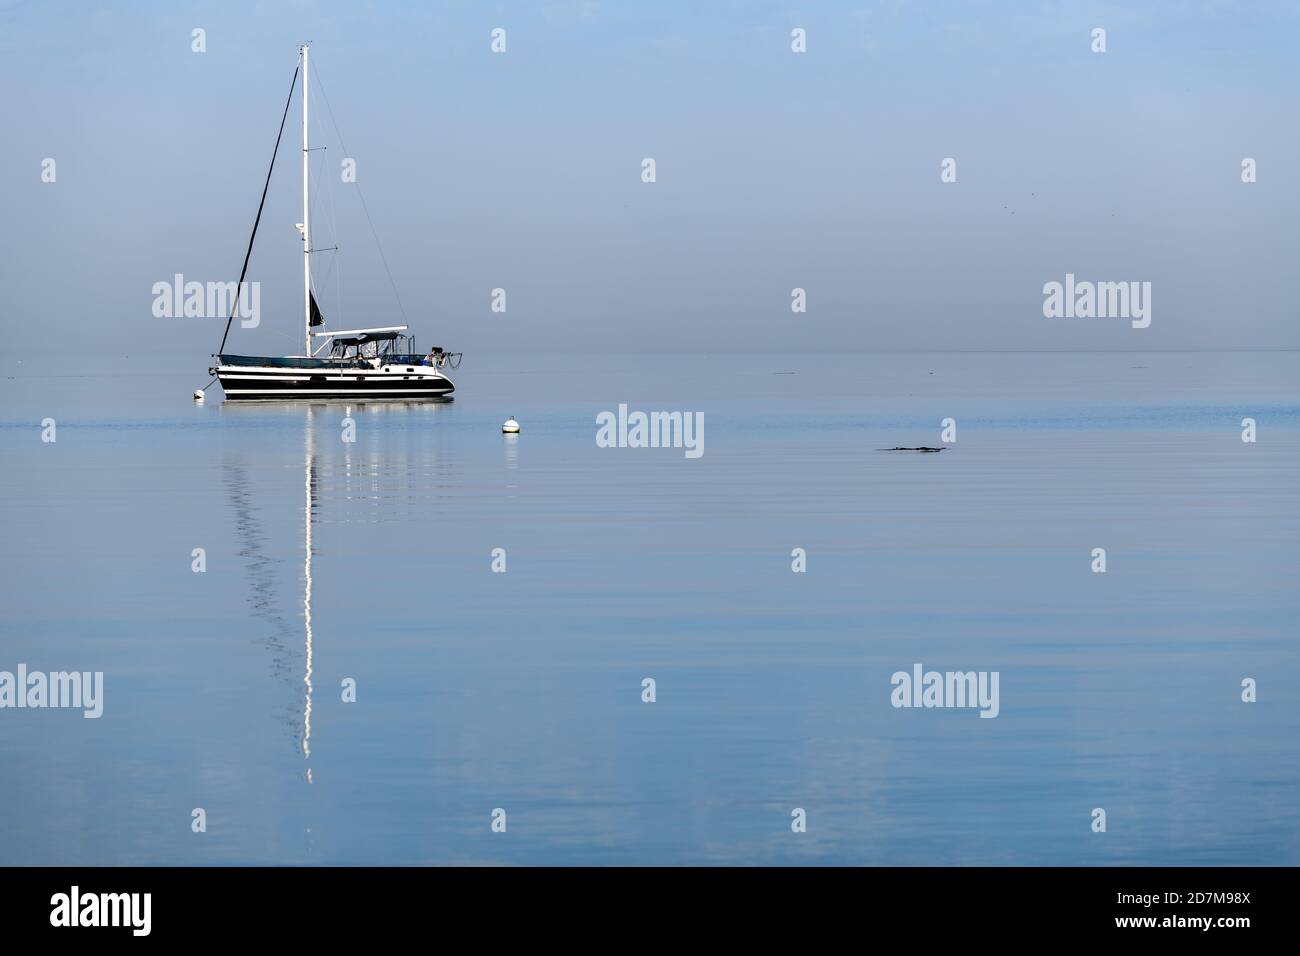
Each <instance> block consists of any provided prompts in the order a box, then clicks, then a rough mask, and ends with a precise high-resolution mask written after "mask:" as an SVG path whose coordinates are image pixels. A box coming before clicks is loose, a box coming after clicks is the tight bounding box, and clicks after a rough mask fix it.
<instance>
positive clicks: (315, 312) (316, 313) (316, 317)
mask: <svg viewBox="0 0 1300 956" xmlns="http://www.w3.org/2000/svg"><path fill="white" fill-rule="evenodd" d="M307 294H308V295H309V296H311V327H312V328H313V329H314V328H316V326H318V325H324V324H325V316H323V315H321V314H320V306H318V305H317V304H316V296H315V295H314V294H313V293H311V292H308V293H307Z"/></svg>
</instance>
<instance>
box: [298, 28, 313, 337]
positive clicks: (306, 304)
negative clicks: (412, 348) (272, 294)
mask: <svg viewBox="0 0 1300 956" xmlns="http://www.w3.org/2000/svg"><path fill="white" fill-rule="evenodd" d="M309 45H310V44H307V43H304V44H303V45H302V46H301V47H299V48H298V49H299V50H300V51H301V52H302V314H303V330H304V339H303V341H304V342H305V343H306V344H305V346H304V348H305V351H304V352H303V354H304V355H308V356H309V355H311V204H310V201H309V196H308V193H307V188H308V187H307V179H308V173H309V160H310V158H311V149H310V147H309V146H308V145H307V87H308V82H307V81H308V76H307V49H308V47H309Z"/></svg>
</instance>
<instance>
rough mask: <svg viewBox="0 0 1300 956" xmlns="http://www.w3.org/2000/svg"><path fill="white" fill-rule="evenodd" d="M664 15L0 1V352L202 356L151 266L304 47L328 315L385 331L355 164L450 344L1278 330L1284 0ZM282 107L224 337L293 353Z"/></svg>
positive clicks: (297, 201) (1288, 243) (390, 252)
mask: <svg viewBox="0 0 1300 956" xmlns="http://www.w3.org/2000/svg"><path fill="white" fill-rule="evenodd" d="M677 6H678V11H679V15H676V16H674V15H672V5H668V6H665V5H662V4H657V5H654V6H653V8H648V7H638V6H636V5H633V4H608V3H595V2H589V3H588V2H583V3H553V4H547V5H543V6H540V7H536V8H533V7H519V8H515V7H512V6H511V5H509V4H499V5H491V6H485V7H482V8H478V7H475V6H472V5H468V4H445V5H439V6H437V7H436V8H434V9H425V8H423V7H422V6H421V5H408V4H394V5H392V6H391V7H389V6H384V7H381V8H371V9H369V10H355V9H350V8H348V7H345V6H343V5H339V4H328V3H307V2H305V3H300V4H294V5H286V6H284V7H275V8H262V7H254V6H247V5H243V4H207V3H200V4H188V5H172V4H154V3H147V4H140V5H138V6H133V7H129V8H113V7H110V6H98V7H91V8H85V7H81V6H76V7H73V6H70V5H66V4H32V3H9V4H5V5H3V6H2V7H0V22H2V23H3V39H0V49H3V52H4V56H3V62H0V78H2V79H0V82H3V84H4V87H5V89H6V90H8V91H9V92H10V95H9V96H7V97H5V98H4V105H3V107H0V109H2V110H3V120H4V127H5V129H6V131H7V134H8V136H7V141H8V148H7V149H6V150H5V151H4V152H3V156H2V157H0V163H3V169H4V172H5V175H4V177H3V182H4V186H3V190H4V203H5V208H6V209H7V210H8V212H9V220H10V228H9V229H7V230H6V231H5V234H4V237H3V239H0V261H3V262H4V267H3V272H2V273H0V275H3V278H4V284H5V288H6V290H7V293H8V296H7V298H8V303H9V310H8V312H9V317H8V320H7V323H6V325H7V328H8V331H9V335H10V339H11V343H12V348H14V349H15V350H17V351H22V350H25V349H35V348H41V347H45V348H48V347H50V346H49V345H48V344H47V343H49V342H50V341H51V338H52V336H53V337H56V338H57V340H58V341H59V343H60V344H63V343H64V342H66V343H67V344H68V345H70V346H74V347H76V348H82V349H85V350H86V351H91V352H96V351H105V352H111V353H117V352H119V351H127V352H141V353H144V352H157V353H165V354H177V355H188V354H193V355H194V357H195V364H196V366H202V365H203V364H204V363H205V362H206V360H207V356H208V355H209V354H210V353H211V352H212V351H213V350H214V349H215V347H216V344H217V341H218V340H219V339H220V336H221V325H222V323H221V322H220V321H219V320H215V319H206V318H205V319H159V318H155V317H154V316H153V315H152V314H151V310H150V307H151V304H152V301H153V293H152V292H151V288H152V285H153V283H155V282H158V281H170V280H171V277H172V276H173V275H174V274H176V273H181V274H183V275H184V276H185V277H186V279H192V280H198V281H231V280H233V279H235V278H237V277H238V273H239V267H240V264H241V262H242V259H243V255H244V249H245V245H246V243H247V238H248V232H249V229H250V227H251V225H252V221H253V217H254V214H255V213H256V210H257V201H258V198H259V195H260V192H261V188H262V182H263V179H264V177H265V174H266V167H267V163H268V161H269V159H270V155H271V149H272V146H273V144H274V140H275V133H276V129H277V125H278V122H279V117H280V113H281V110H282V109H283V106H284V99H285V95H286V93H287V91H288V88H289V81H290V77H291V76H292V74H293V70H294V66H295V60H296V55H297V54H296V45H297V43H298V42H299V41H301V40H303V39H310V40H311V41H312V43H313V48H312V50H313V52H312V68H313V76H314V77H315V78H317V79H319V81H320V82H321V87H317V86H316V83H315V82H313V87H312V95H313V109H312V126H313V142H314V143H317V144H320V145H324V146H326V150H324V151H323V152H321V153H319V154H317V155H316V156H315V157H314V158H313V169H315V170H316V171H317V172H316V174H315V178H316V180H317V182H316V184H315V186H314V193H313V197H314V199H313V205H314V206H315V207H316V208H315V210H314V212H313V216H314V219H313V226H314V232H315V244H316V245H318V246H322V245H324V246H328V245H333V244H335V243H336V242H337V243H338V244H340V245H341V246H342V250H341V253H340V254H339V255H337V256H335V255H334V254H332V253H321V254H320V255H318V257H317V259H318V261H317V263H316V273H315V274H316V283H317V286H318V289H319V291H320V300H321V306H322V308H323V309H324V311H325V313H326V316H327V319H328V320H329V323H330V325H331V326H332V327H335V328H339V327H345V328H351V327H357V326H365V325H387V324H396V323H400V322H402V321H403V319H402V314H401V311H400V310H399V309H398V307H397V305H396V303H395V300H394V297H393V293H392V290H391V288H390V285H389V281H388V278H387V276H386V275H385V272H384V268H383V264H382V262H381V260H380V257H379V255H378V254H377V251H376V248H375V245H374V243H373V241H372V239H371V237H370V231H369V227H368V226H367V225H366V220H365V216H364V214H363V212H362V209H361V205H360V202H359V199H358V197H357V195H356V189H357V185H356V184H347V183H343V182H342V181H341V177H340V175H339V166H340V162H341V160H342V159H343V158H345V157H346V158H353V159H355V160H356V163H357V179H358V183H359V185H360V187H361V189H362V190H364V195H365V199H366V203H367V205H368V207H369V210H370V215H371V217H372V219H373V220H374V225H375V227H376V229H377V231H378V234H379V237H380V240H381V242H382V243H383V250H384V253H385V255H386V257H387V261H388V264H389V266H390V267H391V270H392V273H393V276H394V279H395V281H396V284H397V287H398V289H399V291H400V293H401V296H402V302H403V304H404V306H405V313H406V316H407V319H408V320H409V322H410V324H411V326H412V328H413V330H414V331H415V332H416V334H417V335H418V337H419V341H420V342H421V343H422V344H424V345H428V344H439V345H442V346H444V347H446V348H449V349H453V350H460V351H464V352H466V353H468V354H469V355H470V356H472V355H473V354H474V353H476V352H478V353H483V352H488V351H530V350H553V351H570V350H572V351H582V352H599V351H627V350H640V349H645V350H647V351H654V352H660V351H662V352H665V353H666V354H672V353H673V352H677V351H682V350H691V351H697V352H705V351H725V350H732V349H736V350H748V349H752V350H756V351H768V350H786V349H789V350H798V351H823V350H832V351H833V350H855V351H861V350H868V351H895V350H907V351H930V350H934V351H939V350H949V349H952V350H962V351H966V350H997V351H1001V350H1011V351H1038V350H1083V349H1097V350H1104V351H1109V350H1127V349H1133V350H1167V349H1179V350H1181V349H1190V350H1207V349H1208V350H1215V349H1243V348H1245V349H1279V348H1287V349H1291V348H1297V347H1300V332H1298V331H1297V323H1296V322H1295V318H1296V316H1295V295H1294V292H1293V289H1292V285H1291V281H1290V272H1291V266H1292V261H1293V260H1294V256H1295V252H1296V246H1297V244H1296V230H1295V225H1294V223H1295V221H1296V219H1297V215H1298V214H1300V200H1298V199H1297V190H1296V189H1295V188H1294V187H1293V185H1292V183H1291V179H1290V177H1291V176H1293V175H1294V172H1293V171H1294V170H1295V169H1296V168H1297V166H1298V165H1300V148H1298V147H1300V134H1298V133H1297V129H1298V124H1297V122H1296V121H1297V119H1300V107H1298V106H1297V103H1300V97H1297V93H1300V78H1298V76H1297V73H1296V71H1295V69H1294V53H1293V50H1292V49H1291V43H1290V38H1291V37H1293V36H1294V35H1296V30H1295V28H1296V27H1297V26H1300V13H1298V12H1297V7H1296V5H1294V4H1283V3H1274V4H1264V5H1260V6H1259V7H1258V8H1252V9H1251V10H1250V11H1249V12H1248V13H1245V14H1243V12H1242V11H1241V10H1239V9H1238V8H1235V7H1233V6H1232V5H1230V4H1213V3H1210V4H1203V5H1199V6H1197V7H1196V8H1195V9H1189V8H1185V7H1184V6H1182V5H1178V4H1159V3H1157V4H1152V5H1149V6H1147V7H1145V8H1143V9H1138V10H1134V9H1129V8H1128V7H1127V6H1126V5H1122V4H1108V3H1103V4H1095V5H1094V4H1089V5H1084V4H1071V3H1061V4H1051V3H1049V4H1042V5H1039V6H1036V7H1035V8H1033V9H1032V10H1031V9H1027V8H1026V9H1009V10H1003V9H997V10H985V9H976V8H971V7H967V6H966V5H962V4H944V3H941V4H924V5H922V4H908V3H877V4H852V3H831V4H790V5H787V6H773V5H769V4H749V3H736V4H729V5H726V6H721V5H720V6H717V7H708V8H703V9H697V8H696V7H694V6H691V5H677ZM73 10H75V11H77V12H78V15H77V16H70V15H69V12H70V11H73ZM497 27H500V28H503V29H505V30H506V31H507V49H506V52H505V53H501V54H494V53H493V52H491V50H490V42H491V31H492V30H493V29H494V28H497ZM795 27H801V28H803V29H805V30H806V31H807V52H806V53H803V54H795V53H793V52H792V51H791V36H790V31H791V30H792V29H793V28H795ZM1095 27H1102V28H1104V29H1105V30H1106V31H1107V49H1106V52H1105V53H1100V54H1099V53H1094V52H1093V51H1092V50H1091V49H1090V43H1091V40H1090V34H1091V31H1092V30H1093V28H1095ZM195 28H202V29H203V30H204V31H206V32H205V40H206V52H204V53H195V52H193V51H192V49H191V34H192V30H193V29H195ZM321 88H323V90H324V92H325V94H326V97H322V96H321V94H320V90H321ZM326 99H328V107H326ZM331 114H332V116H333V119H334V120H336V121H337V123H338V127H339V131H341V132H342V134H343V140H344V141H345V142H346V143H347V147H348V148H347V151H346V152H345V151H344V150H343V149H342V148H341V145H340V143H339V141H338V138H337V136H336V134H335V130H334V126H333V122H332V121H331ZM299 117H300V113H299V105H298V101H297V97H296V96H295V102H294V105H293V107H292V108H291V109H290V112H289V118H288V122H287V124H286V130H285V141H284V143H283V144H282V146H281V152H280V156H279V159H278V161H277V166H276V170H275V175H274V179H273V181H272V183H271V188H270V193H269V196H268V200H267V208H266V211H265V213H264V215H263V219H262V224H261V228H260V231H259V234H258V239H257V246H256V248H255V250H254V254H253V258H252V262H251V265H250V271H249V278H250V279H251V280H255V281H257V282H259V283H260V284H261V325H260V326H259V327H258V328H257V329H241V328H238V327H237V328H235V329H234V330H233V331H232V333H231V341H230V344H229V345H228V347H227V350H228V351H238V352H243V353H255V354H262V353H266V354H280V353H283V352H285V351H297V350H300V349H301V331H300V329H301V326H300V315H301V281H302V280H301V276H302V272H301V253H300V245H299V242H298V238H297V235H296V233H295V231H294V228H293V224H294V223H295V222H297V221H298V220H299V219H301V186H300V164H301V160H300V156H301V153H300V151H299V143H298V137H299V136H300V132H299V128H298V123H299V122H300V119H299ZM644 157H653V158H654V159H655V161H656V164H657V170H656V172H657V181H656V182H654V183H644V182H642V181H641V161H642V159H643V158H644ZM949 157H951V158H954V159H955V160H956V162H957V181H956V182H953V183H943V182H941V181H940V163H941V162H942V161H943V160H944V159H945V158H949ZM1247 157H1249V158H1252V159H1254V160H1255V161H1256V163H1257V164H1258V165H1257V169H1258V181H1257V182H1254V183H1249V184H1247V183H1243V182H1242V181H1241V163H1242V160H1243V159H1244V158H1247ZM45 158H53V159H55V160H56V163H57V179H56V181H55V182H43V181H42V178H41V172H42V165H41V164H42V161H43V160H44V159H45ZM1067 273H1072V274H1074V275H1076V276H1077V277H1078V278H1079V279H1080V280H1085V279H1086V280H1093V281H1141V282H1150V283H1151V284H1152V288H1153V296H1152V300H1153V305H1152V313H1153V314H1152V323H1151V326H1150V327H1149V328H1146V329H1135V328H1131V327H1130V325H1129V323H1128V322H1127V321H1124V320H1117V319H1049V318H1045V317H1044V315H1043V311H1042V306H1043V293H1042V288H1043V285H1044V283H1047V282H1050V281H1061V280H1063V278H1064V277H1065V275H1066V274H1067ZM796 287H798V288H803V289H805V290H806V294H807V303H808V310H807V312H806V313H804V314H794V313H792V311H791V308H790V303H791V290H792V289H794V288H796ZM494 288H504V289H505V290H506V291H507V311H506V312H505V313H494V312H492V311H491V310H490V307H489V305H490V296H491V292H492V290H493V289H494ZM471 367H472V366H471Z"/></svg>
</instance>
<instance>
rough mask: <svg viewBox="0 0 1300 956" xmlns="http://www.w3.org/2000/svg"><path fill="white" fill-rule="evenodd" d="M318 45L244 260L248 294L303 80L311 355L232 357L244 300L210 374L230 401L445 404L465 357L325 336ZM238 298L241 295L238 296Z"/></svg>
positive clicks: (394, 331) (372, 336)
mask: <svg viewBox="0 0 1300 956" xmlns="http://www.w3.org/2000/svg"><path fill="white" fill-rule="evenodd" d="M309 49H310V44H307V43H304V44H303V45H302V46H300V47H299V48H298V66H297V68H296V69H295V70H294V74H293V81H292V82H290V84H289V98H288V100H287V101H286V102H285V105H284V116H282V117H281V119H280V135H279V136H277V137H276V140H275V152H274V153H272V155H271V169H270V170H269V171H268V172H267V174H266V186H264V187H263V189H262V202H261V204H260V205H259V206H258V208H257V219H256V221H254V223H253V234H252V236H251V237H250V238H249V241H248V252H247V253H246V254H245V256H244V269H243V272H241V273H240V277H239V286H238V288H239V289H241V290H242V289H243V288H244V277H245V275H246V274H247V272H248V260H249V257H250V256H251V255H252V251H253V240H254V239H255V238H256V237H257V225H258V223H260V222H261V219H262V208H263V206H264V205H265V204H266V191H267V188H268V187H269V186H270V183H271V172H272V171H274V169H275V157H276V155H277V154H278V153H279V150H280V138H281V137H282V136H283V135H284V121H285V119H286V118H287V117H288V114H289V105H290V103H291V102H292V101H293V92H294V85H295V84H296V82H297V80H298V75H299V73H301V74H302V222H301V223H298V224H297V228H298V232H299V234H300V235H301V237H302V285H303V289H302V297H303V333H304V338H303V354H302V355H285V356H278V357H271V356H261V355H233V354H230V353H227V352H226V351H225V348H226V339H227V338H228V337H229V335H230V326H231V321H233V319H234V317H235V312H236V307H237V302H236V305H235V306H232V308H231V312H230V318H229V319H228V320H227V321H226V332H225V335H223V336H222V337H221V345H220V346H219V347H218V349H217V352H216V353H215V354H214V355H213V360H214V364H213V366H212V367H211V368H209V369H208V373H209V374H211V375H214V376H216V378H217V380H218V381H220V382H221V388H222V390H223V391H224V392H225V393H226V398H228V399H302V398H346V399H352V400H355V399H357V398H364V397H374V398H383V399H386V400H392V399H404V398H437V397H443V396H447V395H450V394H451V392H452V391H454V390H455V387H456V386H455V385H454V384H453V383H452V381H451V379H450V378H448V377H447V375H446V374H445V372H444V371H443V370H444V369H446V368H447V367H448V366H450V367H451V368H453V369H455V368H458V367H459V365H460V359H461V354H460V353H459V352H446V351H444V350H443V349H441V348H438V347H434V348H432V349H430V350H429V351H428V353H424V352H423V351H421V350H418V349H417V348H416V345H415V337H414V336H413V335H408V334H406V333H407V332H408V327H407V326H405V325H390V326H381V327H379V328H369V329H345V330H339V331H333V332H330V331H323V330H321V329H322V327H323V326H324V325H325V318H324V316H323V314H322V313H321V310H320V307H319V306H318V305H317V303H316V297H315V296H314V295H313V294H312V263H311V260H312V252H313V249H312V245H311V181H310V176H309V169H308V160H309V158H310V156H311V146H310V144H309V142H308V132H307V99H308V52H309ZM236 298H238V297H236Z"/></svg>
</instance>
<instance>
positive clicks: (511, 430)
mask: <svg viewBox="0 0 1300 956" xmlns="http://www.w3.org/2000/svg"><path fill="white" fill-rule="evenodd" d="M501 432H502V434H505V435H518V434H519V423H518V422H517V421H515V420H514V419H513V418H507V419H506V422H505V424H504V425H502V426H501Z"/></svg>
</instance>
